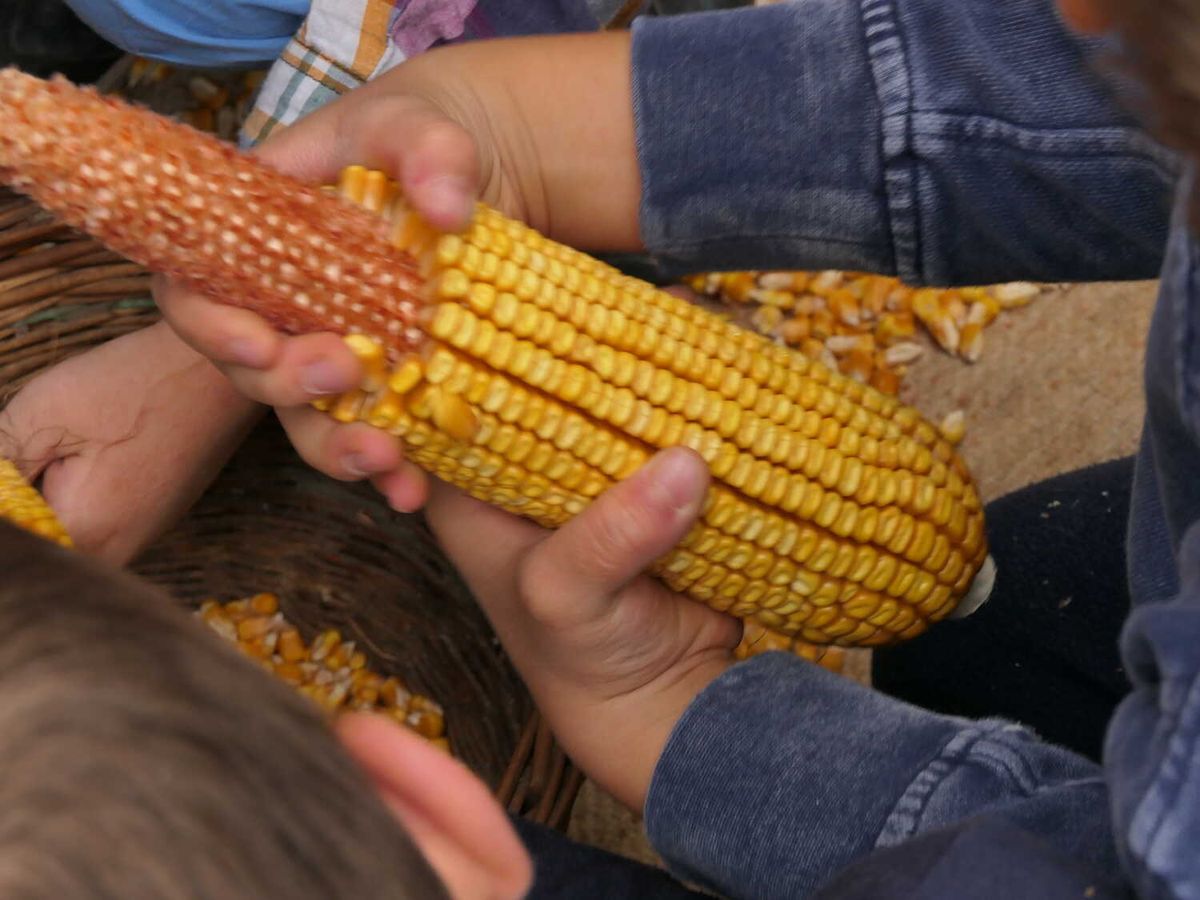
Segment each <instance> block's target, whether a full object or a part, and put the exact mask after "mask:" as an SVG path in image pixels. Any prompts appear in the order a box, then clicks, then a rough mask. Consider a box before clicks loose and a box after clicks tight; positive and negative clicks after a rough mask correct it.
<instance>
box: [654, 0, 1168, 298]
mask: <svg viewBox="0 0 1200 900" xmlns="http://www.w3.org/2000/svg"><path fill="white" fill-rule="evenodd" d="M1104 64H1105V62H1104V55H1103V53H1102V52H1101V45H1100V44H1099V42H1095V41H1091V42H1088V41H1082V40H1079V39H1076V38H1074V37H1072V36H1071V35H1070V34H1069V33H1068V32H1067V30H1066V29H1065V27H1064V26H1063V25H1062V24H1061V23H1060V22H1059V21H1058V19H1057V17H1056V15H1055V13H1054V4H1053V2H1052V0H1004V2H996V0H954V2H946V0H904V2H899V0H795V2H787V3H780V4H776V5H769V6H763V7H753V8H745V9H738V10H729V11H721V12H713V13H701V14H696V15H688V16H676V17H664V18H646V19H643V20H640V21H639V22H638V23H637V25H636V27H635V30H634V43H633V89H634V115H635V122H636V134H637V141H638V154H639V163H640V166H641V172H642V178H643V200H642V208H641V228H642V237H643V239H644V242H645V244H646V246H647V248H648V249H649V251H650V252H651V253H652V254H653V255H654V256H655V257H656V258H657V260H658V262H659V263H660V265H661V266H662V267H663V269H664V270H665V271H666V272H669V273H672V274H674V273H678V272H682V271H689V270H690V271H695V270H704V269H711V268H743V267H744V268H770V267H776V268H780V267H783V268H786V267H807V268H817V267H830V268H845V269H858V270H868V271H876V272H886V273H893V274H898V275H900V276H901V277H902V278H904V279H906V280H908V281H909V282H911V283H936V284H954V283H964V282H968V283H983V282H988V281H997V280H1011V279H1014V278H1031V279H1042V280H1070V279H1076V280H1084V279H1087V280H1101V279H1110V278H1111V279H1117V278H1133V277H1146V278H1149V277H1152V276H1153V275H1154V274H1155V273H1156V272H1157V270H1158V267H1159V265H1160V263H1161V259H1162V247H1163V245H1164V243H1165V240H1166V234H1167V223H1168V217H1169V211H1170V193H1171V186H1172V182H1173V179H1174V174H1175V165H1174V161H1173V159H1172V157H1171V156H1170V155H1169V154H1168V153H1166V152H1165V151H1164V150H1163V149H1162V148H1161V147H1160V146H1158V145H1157V144H1156V143H1154V142H1153V141H1152V140H1150V139H1149V138H1148V137H1147V136H1146V135H1145V134H1144V133H1143V131H1142V130H1141V129H1140V128H1139V127H1137V125H1136V124H1135V123H1134V122H1133V120H1132V119H1131V118H1130V117H1129V116H1127V115H1126V114H1125V113H1124V112H1123V111H1122V106H1121V104H1120V103H1119V102H1118V101H1117V100H1116V99H1115V97H1114V95H1113V93H1112V91H1111V90H1110V85H1111V84H1112V83H1114V82H1113V81H1107V80H1106V79H1104V78H1102V77H1100V76H1099V75H1098V74H1097V66H1103V65H1104Z"/></svg>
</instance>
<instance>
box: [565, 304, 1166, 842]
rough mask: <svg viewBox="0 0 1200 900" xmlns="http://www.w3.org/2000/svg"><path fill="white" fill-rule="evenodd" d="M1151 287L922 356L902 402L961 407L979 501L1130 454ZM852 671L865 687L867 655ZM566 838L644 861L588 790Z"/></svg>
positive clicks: (625, 822)
mask: <svg viewBox="0 0 1200 900" xmlns="http://www.w3.org/2000/svg"><path fill="white" fill-rule="evenodd" d="M1154 290H1155V285H1154V284H1152V283H1149V282H1141V283H1132V284H1094V285H1075V286H1071V287H1068V288H1063V289H1061V290H1055V291H1053V292H1051V293H1049V294H1047V295H1046V296H1044V297H1041V298H1039V299H1038V300H1037V301H1035V302H1034V303H1033V304H1032V305H1031V306H1028V307H1026V308H1024V309H1020V310H1016V311H1014V312H1012V313H1007V314H1005V315H1003V316H1001V318H1000V319H999V320H998V321H997V322H996V323H994V324H993V325H992V326H991V327H990V328H988V330H987V332H986V334H985V338H984V339H985V341H986V342H987V344H986V346H985V347H984V351H983V358H982V359H981V360H980V361H979V362H978V363H976V364H975V365H973V366H968V365H966V364H964V363H962V362H960V361H958V360H954V359H951V358H950V357H948V356H945V355H942V354H938V353H927V354H926V356H925V358H924V359H922V360H920V361H919V362H918V363H917V364H915V365H914V366H913V367H912V369H911V372H910V374H909V376H908V378H907V379H906V380H905V387H904V395H903V396H904V399H905V400H906V401H907V402H909V403H912V404H914V405H916V406H917V407H918V408H919V409H920V410H921V411H922V412H924V413H926V414H927V415H928V416H929V417H930V418H932V419H933V420H934V421H940V419H941V417H942V416H944V415H945V414H946V413H948V412H951V411H952V410H955V409H961V410H963V411H964V412H965V413H966V416H967V438H966V440H965V441H964V443H963V452H964V454H965V455H966V458H967V461H968V463H969V464H970V465H971V469H972V471H973V472H974V473H975V476H976V478H977V479H978V480H979V485H980V490H981V493H982V495H983V497H984V499H985V500H991V499H994V498H996V497H998V496H1001V495H1002V494H1005V493H1008V492H1009V491H1012V490H1015V489H1016V488H1019V487H1022V486H1024V485H1026V484H1030V483H1032V482H1034V481H1038V480H1040V479H1043V478H1047V477H1049V476H1051V475H1055V474H1058V473H1060V472H1065V471H1069V470H1071V469H1075V468H1079V467H1081V466H1086V465H1089V464H1091V463H1097V462H1103V461H1105V460H1109V459H1113V458H1116V457H1118V456H1123V455H1128V454H1131V453H1133V452H1134V450H1135V449H1136V447H1137V440H1138V434H1139V431H1140V428H1141V420H1142V411H1143V408H1144V406H1143V400H1142V384H1141V366H1142V351H1143V347H1144V343H1145V335H1146V329H1147V327H1148V325H1149V321H1150V313H1151V310H1152V307H1153V301H1154ZM851 665H852V666H853V667H854V668H853V672H852V673H853V675H854V676H855V677H858V678H859V679H860V680H864V681H865V680H866V676H867V674H868V673H869V662H868V660H867V659H866V658H865V655H860V656H858V657H856V658H855V659H854V660H853V662H852V663H851ZM570 834H571V836H572V837H574V838H576V839H577V840H580V841H584V842H586V843H589V844H593V845H596V846H599V847H604V848H606V849H609V850H612V851H614V852H616V853H621V854H624V855H625V856H629V857H632V858H634V859H638V860H642V861H647V862H654V861H655V855H654V851H653V850H651V849H650V846H649V844H648V843H647V842H646V839H645V836H644V835H643V833H642V828H641V823H640V821H639V820H638V819H637V818H636V817H635V816H634V815H633V814H631V813H629V812H628V811H627V810H625V809H624V808H623V807H621V806H620V805H619V804H618V803H617V802H616V801H615V800H613V799H612V798H611V797H609V796H608V795H606V794H604V793H603V792H602V791H600V790H598V789H596V788H595V787H594V786H593V785H591V784H588V785H586V786H585V787H584V789H583V792H582V793H581V794H580V797H579V802H578V803H577V804H576V807H575V813H574V816H573V818H572V820H571V829H570Z"/></svg>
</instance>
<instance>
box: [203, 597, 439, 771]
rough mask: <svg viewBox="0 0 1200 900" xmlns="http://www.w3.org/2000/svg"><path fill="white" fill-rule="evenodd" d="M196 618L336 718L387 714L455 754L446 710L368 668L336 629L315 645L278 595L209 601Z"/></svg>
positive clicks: (364, 661)
mask: <svg viewBox="0 0 1200 900" xmlns="http://www.w3.org/2000/svg"><path fill="white" fill-rule="evenodd" d="M196 615H197V616H199V617H200V618H201V619H203V620H204V621H205V622H206V623H207V624H208V625H209V627H210V628H212V629H213V630H214V631H215V632H216V633H217V634H219V635H220V636H221V637H223V638H225V639H226V640H227V641H229V642H230V643H232V644H234V645H235V646H236V647H237V648H238V650H240V651H241V652H242V653H243V654H245V655H246V656H248V657H250V658H251V659H255V660H258V661H259V662H260V663H261V664H262V666H263V667H264V668H265V669H266V670H267V671H268V672H270V673H271V674H273V675H274V676H275V677H277V678H279V679H280V680H281V681H284V682H286V683H287V684H290V685H292V686H293V687H295V689H296V690H297V691H298V692H299V693H301V694H302V695H304V696H305V697H308V698H309V699H310V700H312V701H313V702H314V703H316V704H317V705H318V706H320V707H321V709H323V710H324V711H325V712H326V713H328V714H330V715H334V714H337V713H341V712H370V713H377V714H380V715H386V716H389V717H390V718H392V719H394V720H395V721H397V722H399V723H400V724H401V725H404V726H405V727H406V728H410V729H412V730H413V731H415V732H416V733H417V734H419V735H421V736H422V737H424V738H426V739H427V740H429V741H430V742H431V743H432V744H434V745H435V746H437V747H440V748H441V749H443V750H446V751H449V750H450V743H449V741H448V739H447V738H446V719H445V713H444V712H443V710H442V707H441V706H440V705H439V704H438V703H436V702H434V701H433V700H431V699H429V698H428V697H425V696H423V695H421V694H417V693H414V692H412V691H411V690H409V689H408V687H407V686H406V685H405V684H404V683H403V682H401V681H400V680H399V679H397V678H385V677H384V676H382V675H380V674H379V673H378V672H374V671H372V670H371V669H370V668H368V666H367V658H366V655H365V654H364V653H363V652H362V651H361V650H357V649H356V648H355V646H354V643H353V642H352V641H343V640H342V636H341V635H340V634H339V633H338V632H337V631H336V630H335V629H329V630H326V631H322V632H321V633H320V634H318V635H317V636H316V637H315V638H314V639H313V640H312V642H311V643H307V642H305V640H304V638H303V637H301V636H300V632H299V631H298V630H297V629H296V628H295V627H294V626H293V625H291V624H290V623H289V622H288V621H287V619H285V618H284V616H283V614H282V613H281V612H280V610H279V598H278V597H277V596H276V595H274V594H269V593H262V594H255V595H254V596H253V597H246V598H243V599H240V600H231V601H229V602H228V603H218V602H217V601H216V600H207V601H205V602H204V603H202V604H201V605H200V608H199V609H198V610H197V611H196Z"/></svg>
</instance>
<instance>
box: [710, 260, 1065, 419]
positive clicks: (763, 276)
mask: <svg viewBox="0 0 1200 900" xmlns="http://www.w3.org/2000/svg"><path fill="white" fill-rule="evenodd" d="M687 284H688V286H689V287H690V288H691V289H692V290H693V291H695V292H696V293H697V294H700V295H701V296H704V297H709V298H712V299H716V300H719V301H721V302H722V303H724V304H726V305H728V306H731V307H734V308H736V309H738V310H748V311H749V321H750V324H751V326H752V327H753V328H754V329H755V330H756V331H758V332H759V333H761V334H764V335H766V336H768V337H772V338H776V339H777V340H780V341H782V342H783V343H785V344H787V345H788V346H792V347H796V348H797V349H798V350H800V352H801V353H803V354H805V355H806V356H808V357H809V358H811V359H817V360H820V361H821V362H823V363H824V364H825V365H827V366H829V367H830V368H831V369H837V370H838V371H839V372H841V373H842V374H844V375H847V376H849V377H850V378H853V379H854V380H856V381H859V382H862V383H864V384H869V385H871V386H872V387H874V388H876V389H877V390H880V391H882V392H884V393H885V394H892V395H896V394H897V393H899V390H900V384H901V381H902V380H903V378H904V376H905V374H906V373H907V371H908V366H909V365H910V364H912V363H914V362H916V361H917V360H918V359H920V358H921V356H922V355H923V353H924V349H925V348H924V346H923V345H922V344H921V343H918V342H917V340H916V338H917V331H918V326H920V327H921V329H922V330H924V331H925V332H926V333H927V334H928V335H929V336H930V337H931V338H932V339H933V340H934V341H935V342H936V343H937V345H938V346H939V347H941V348H942V349H943V350H944V351H946V352H947V353H950V354H952V355H955V356H958V357H959V358H960V359H963V360H965V361H967V362H972V363H973V362H976V361H977V360H978V359H979V357H980V354H981V353H982V352H983V331H984V329H985V328H987V326H988V325H990V324H991V323H992V322H993V321H995V319H996V317H997V316H998V315H999V314H1000V313H1001V312H1002V311H1003V310H1008V309H1014V308H1016V307H1019V306H1025V305H1026V304H1028V303H1030V302H1031V301H1032V300H1033V299H1034V298H1036V297H1037V296H1038V295H1039V294H1041V293H1042V288H1041V287H1039V286H1038V285H1035V284H1030V283H1028V282H1012V283H1010V284H1002V285H996V286H993V287H982V288H953V289H940V288H919V289H914V288H910V287H907V286H905V285H904V284H902V283H901V282H900V281H899V280H898V279H896V278H889V277H884V276H879V275H864V274H860V273H854V272H839V271H833V270H830V271H824V272H714V273H706V274H702V275H696V276H694V277H692V278H690V279H688V280H687ZM952 415H954V418H952V419H950V420H949V421H947V422H944V423H943V425H944V427H943V431H944V432H945V433H946V436H947V438H948V439H949V440H951V441H952V442H955V443H957V440H961V437H962V431H963V421H962V414H961V413H957V414H956V415H955V414H952Z"/></svg>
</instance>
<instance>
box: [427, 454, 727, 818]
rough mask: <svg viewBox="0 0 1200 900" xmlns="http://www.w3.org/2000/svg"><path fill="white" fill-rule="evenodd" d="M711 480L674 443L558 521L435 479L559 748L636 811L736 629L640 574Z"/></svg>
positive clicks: (468, 565)
mask: <svg viewBox="0 0 1200 900" xmlns="http://www.w3.org/2000/svg"><path fill="white" fill-rule="evenodd" d="M707 485H708V472H707V470H706V468H705V466H704V463H703V462H702V461H701V460H700V458H699V457H698V456H696V455H695V454H694V453H692V452H691V451H690V450H685V449H673V450H667V451H664V452H663V453H660V454H659V455H658V456H657V457H655V458H654V459H653V460H652V461H651V462H650V463H649V464H648V465H647V466H646V467H645V468H643V469H642V470H641V471H640V472H638V473H637V474H636V475H634V476H633V477H632V478H630V479H628V480H627V481H624V482H621V483H620V484H618V485H616V486H614V487H613V488H612V489H610V490H609V491H608V492H607V493H605V494H604V495H602V496H601V497H600V498H598V499H597V500H596V501H595V502H594V503H593V504H592V505H591V506H590V507H589V508H588V509H587V510H585V511H584V512H583V513H582V514H580V515H579V516H577V517H576V518H575V519H573V520H572V521H570V522H569V523H567V524H566V525H564V526H563V527H562V528H560V529H559V530H557V531H554V532H547V531H544V530H542V529H540V528H538V527H536V526H534V525H532V524H530V523H529V522H526V521H523V520H521V519H518V518H515V517H513V516H510V515H508V514H506V513H504V512H501V511H499V510H497V509H495V508H493V507H490V506H486V505H484V504H482V503H479V502H478V501H475V500H472V499H471V498H469V497H467V496H466V495H464V494H462V493H459V492H458V491H455V490H453V489H451V488H447V487H445V486H444V485H441V484H440V483H438V484H436V485H435V489H434V493H433V496H432V497H431V500H430V504H429V508H428V511H427V515H428V518H429V523H430V525H431V526H432V527H433V529H434V531H435V532H436V533H437V536H438V538H439V539H440V540H441V542H442V545H443V546H444V547H445V549H446V551H447V552H448V553H449V554H450V556H451V558H452V559H453V560H454V562H455V563H456V565H457V566H458V567H459V569H460V571H461V572H462V574H463V576H464V578H465V579H466V581H467V583H468V584H469V585H470V587H471V589H472V590H473V591H474V592H475V595H476V596H477V597H478V599H479V602H480V603H481V605H482V606H483V607H484V609H485V611H486V612H487V614H488V616H489V618H490V619H491V621H492V625H493V627H494V628H495V629H496V633H497V634H498V635H499V637H500V640H501V642H502V643H503V644H504V646H505V648H506V649H507V650H508V653H509V655H510V657H511V658H512V660H513V663H514V664H515V665H516V667H517V669H518V670H519V671H520V672H521V675H522V676H523V677H524V679H525V681H526V683H527V684H528V685H529V688H530V691H531V692H532V693H533V695H534V698H535V699H536V700H537V702H538V705H539V707H540V708H541V710H542V712H543V713H544V714H545V716H546V718H547V720H548V721H549V723H550V725H551V727H552V728H553V729H554V732H555V734H556V735H557V736H558V738H559V740H560V741H561V742H562V744H563V746H564V748H565V749H566V750H567V752H568V753H569V754H571V756H572V758H573V759H574V760H575V761H576V763H578V764H579V766H580V767H581V768H582V769H583V770H584V771H585V772H587V773H588V775H590V776H591V777H592V778H593V779H595V780H596V781H597V783H599V784H600V785H601V786H603V787H604V788H605V789H607V790H608V791H610V792H611V793H612V794H613V795H614V796H616V797H617V798H618V799H620V800H621V801H622V802H623V803H625V804H626V805H628V806H629V807H630V808H631V809H633V810H634V811H636V812H640V811H641V809H642V807H643V804H644V801H645V795H646V790H647V788H648V787H649V783H650V777H651V775H652V774H653V771H654V766H655V764H656V763H657V761H658V758H659V756H660V755H661V754H662V750H663V747H664V746H665V745H666V741H667V738H668V737H669V736H670V733H671V729H672V728H673V727H674V725H675V723H676V722H677V721H678V719H679V717H680V715H681V714H682V713H683V711H684V710H685V709H686V708H687V706H688V705H689V704H690V703H691V702H692V700H693V699H694V698H695V697H696V695H697V694H698V693H699V692H700V691H701V690H702V689H703V688H704V687H705V686H706V685H707V684H708V683H709V682H710V681H712V680H713V679H714V678H715V677H717V676H718V675H719V674H720V673H721V672H723V671H724V670H725V669H726V668H727V667H728V666H729V665H731V664H732V659H733V657H732V651H733V648H734V647H735V646H736V645H737V643H738V640H739V639H740V636H741V626H740V623H738V622H737V620H735V619H733V618H731V617H729V616H726V615H723V614H721V613H718V612H716V611H714V610H712V609H710V608H709V607H707V606H704V605H702V604H700V603H697V602H695V601H694V600H690V599H688V598H687V597H684V596H682V595H681V594H676V593H673V592H671V591H670V590H668V589H667V588H666V587H664V586H663V585H662V584H661V583H659V582H657V581H655V580H652V579H651V578H649V577H647V576H644V575H641V573H642V572H643V571H644V570H645V569H646V568H647V567H648V566H649V564H650V563H651V562H652V561H653V560H655V559H657V558H658V557H660V556H662V555H663V554H664V553H666V552H667V551H669V550H670V549H671V548H672V547H673V546H675V545H676V544H677V543H678V542H679V540H680V539H681V538H682V537H683V535H684V534H686V533H687V531H688V529H689V528H690V527H691V526H692V524H693V522H694V521H695V519H696V517H697V515H698V514H699V512H700V509H701V506H702V504H703V501H704V493H705V489H706V487H707Z"/></svg>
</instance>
